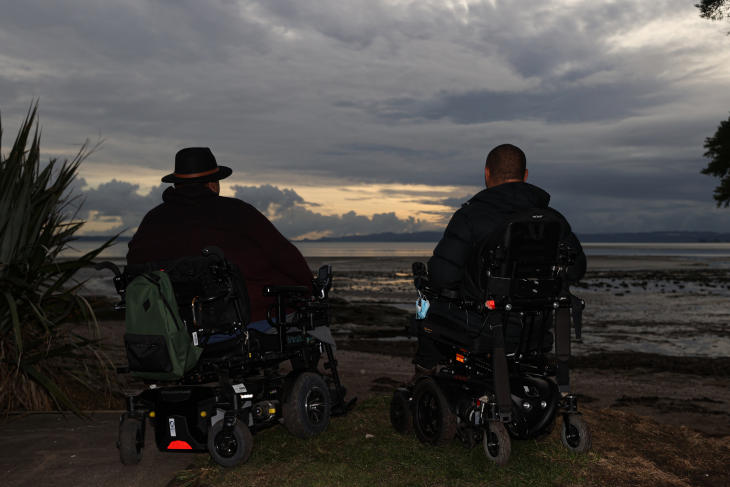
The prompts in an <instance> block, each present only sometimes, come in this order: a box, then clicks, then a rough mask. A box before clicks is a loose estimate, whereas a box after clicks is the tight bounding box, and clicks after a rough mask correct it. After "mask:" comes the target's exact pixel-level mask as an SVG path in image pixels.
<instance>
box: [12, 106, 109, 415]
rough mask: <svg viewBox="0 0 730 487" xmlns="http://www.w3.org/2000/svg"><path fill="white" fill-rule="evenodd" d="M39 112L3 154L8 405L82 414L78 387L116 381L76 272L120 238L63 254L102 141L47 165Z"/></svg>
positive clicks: (104, 388) (32, 112) (77, 224)
mask: <svg viewBox="0 0 730 487" xmlns="http://www.w3.org/2000/svg"><path fill="white" fill-rule="evenodd" d="M37 110H38V103H37V102H36V103H35V104H31V107H30V109H29V110H28V114H27V116H26V118H25V120H24V122H23V124H22V126H21V128H20V130H19V132H18V136H17V138H16V139H15V143H14V144H13V146H12V148H11V149H10V154H9V155H8V156H7V157H3V156H2V155H1V154H0V411H3V412H7V411H11V410H27V411H49V410H54V409H59V410H60V409H68V410H71V411H73V412H74V413H76V414H79V415H80V414H81V411H80V410H79V408H78V407H77V406H76V405H75V404H74V401H73V400H72V395H71V394H70V392H69V391H70V389H69V386H70V385H73V383H74V382H77V383H79V384H82V385H83V386H84V387H87V388H90V389H93V390H95V391H101V393H105V392H106V393H109V392H110V391H111V385H112V384H111V382H110V380H111V379H110V377H111V376H110V375H109V370H110V368H111V367H110V366H111V364H110V362H109V361H108V359H107V358H106V355H105V354H104V351H103V348H102V346H101V343H100V338H99V335H98V326H96V318H95V317H94V312H93V310H92V307H91V305H90V304H89V302H88V301H87V300H86V299H84V298H83V297H82V296H81V295H80V294H78V291H79V289H80V287H81V286H82V285H83V282H78V281H76V280H75V279H74V275H75V274H76V272H77V271H78V270H79V269H81V268H82V267H86V266H90V265H93V263H92V259H94V258H95V257H96V256H98V255H99V253H100V252H101V251H102V250H104V249H105V248H107V247H109V246H110V245H111V244H112V242H113V240H114V238H112V239H110V240H109V241H107V242H105V243H104V244H103V245H102V246H101V247H99V248H98V249H96V250H93V251H91V252H89V253H87V254H85V255H83V256H81V257H78V258H73V259H62V258H60V256H59V254H60V253H61V252H62V251H64V250H66V249H68V248H69V245H70V244H71V242H72V241H73V240H75V237H74V234H75V233H76V232H77V231H78V230H79V229H80V228H81V227H82V226H83V224H84V222H83V221H78V220H76V216H77V213H78V209H79V208H80V203H82V201H80V200H79V199H78V197H73V196H72V195H71V193H70V185H71V183H72V181H73V180H74V178H75V177H76V173H77V170H78V168H79V165H80V164H81V162H82V161H83V160H84V159H85V158H86V157H88V156H89V154H91V153H92V152H93V151H94V148H91V149H90V146H89V141H88V140H87V141H86V143H84V144H83V145H82V147H81V149H80V150H79V152H78V154H77V155H76V157H75V158H74V159H73V160H71V161H70V162H69V161H67V160H64V161H63V162H61V163H59V161H58V160H57V159H51V160H50V161H49V162H48V163H47V164H45V165H42V164H41V161H40V135H39V130H38V124H37V120H36V114H37ZM34 125H35V132H34V134H33V137H32V140H31V139H30V136H31V132H32V131H33V126H34ZM1 138H2V125H0V140H1ZM29 142H30V148H27V145H28V143H29ZM97 147H98V144H97ZM81 324H85V325H86V326H85V327H84V326H82V325H81ZM79 329H81V330H82V331H80V332H79ZM64 406H65V407H64Z"/></svg>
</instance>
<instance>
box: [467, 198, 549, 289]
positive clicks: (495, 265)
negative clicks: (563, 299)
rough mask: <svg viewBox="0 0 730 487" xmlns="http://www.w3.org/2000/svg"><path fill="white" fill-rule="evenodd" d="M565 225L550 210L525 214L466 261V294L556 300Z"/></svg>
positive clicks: (495, 233) (509, 221) (517, 215)
mask: <svg viewBox="0 0 730 487" xmlns="http://www.w3.org/2000/svg"><path fill="white" fill-rule="evenodd" d="M561 233H562V222H561V219H560V218H558V216H557V215H555V213H553V212H552V211H550V210H549V209H546V208H532V209H529V210H524V211H520V212H518V213H515V214H514V215H512V216H510V217H509V218H508V219H507V220H505V221H504V222H503V223H502V225H500V227H499V228H497V229H496V230H494V231H493V232H492V233H491V234H489V235H488V236H487V237H486V238H485V239H484V240H483V241H482V242H480V243H478V244H477V245H475V246H474V247H473V248H472V250H471V252H470V254H469V257H468V259H467V266H466V272H465V276H464V280H463V285H464V288H465V290H466V291H467V292H468V293H469V294H471V295H472V296H473V297H475V298H479V299H482V300H486V299H488V298H487V296H492V297H500V296H509V297H512V298H516V299H534V298H546V297H551V296H556V295H557V294H558V293H559V292H560V289H561V287H562V280H561V279H560V277H558V275H557V273H558V269H559V261H560V251H561V249H560V236H561Z"/></svg>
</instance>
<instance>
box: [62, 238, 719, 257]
mask: <svg viewBox="0 0 730 487" xmlns="http://www.w3.org/2000/svg"><path fill="white" fill-rule="evenodd" d="M100 244H101V243H100V242H75V244H74V248H75V249H76V251H72V250H69V251H66V252H64V254H63V255H64V256H65V257H72V256H74V255H79V254H81V253H84V252H88V251H90V250H92V249H94V248H97V247H99V245H100ZM294 244H295V245H296V246H297V247H298V248H299V250H300V251H301V252H302V254H303V255H304V256H305V257H420V256H430V255H431V253H432V252H433V249H434V247H435V246H436V244H435V243H434V242H295V243H294ZM583 248H584V249H585V252H586V254H587V255H626V256H628V255H636V256H642V255H647V256H649V255H664V256H677V257H723V258H730V243H687V244H657V243H651V244H639V243H631V244H621V243H589V244H584V246H583ZM126 255H127V242H120V243H119V244H117V245H114V246H113V247H111V248H110V249H107V250H106V251H105V252H104V253H103V254H102V255H101V257H105V258H124V257H125V256H126Z"/></svg>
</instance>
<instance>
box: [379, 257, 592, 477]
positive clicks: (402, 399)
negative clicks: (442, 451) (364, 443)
mask: <svg viewBox="0 0 730 487" xmlns="http://www.w3.org/2000/svg"><path fill="white" fill-rule="evenodd" d="M498 250H500V252H501V253H500V255H504V254H505V253H506V250H507V249H504V248H501V249H498ZM492 257H495V255H492ZM574 259H575V251H573V250H572V249H568V248H565V247H562V246H561V248H560V249H559V259H558V260H559V262H556V263H555V265H554V266H553V267H552V270H553V273H554V275H553V279H530V280H526V279H516V278H515V270H514V269H513V270H512V277H511V278H509V279H507V278H500V277H489V280H490V281H493V282H490V287H489V289H490V294H489V296H488V298H487V300H485V301H484V302H482V301H478V300H473V299H466V298H463V297H461V296H460V293H459V292H457V291H452V290H448V289H441V288H438V287H436V286H434V285H433V284H432V283H430V282H429V280H428V277H427V271H426V266H425V265H424V264H422V263H420V262H416V263H414V264H413V278H414V284H415V287H416V289H417V292H418V294H419V297H421V296H423V297H426V298H427V299H429V300H435V299H442V300H447V301H448V302H450V303H452V304H455V305H457V306H458V307H460V308H462V309H465V310H471V311H474V312H476V313H478V314H480V315H481V316H482V318H483V321H482V329H481V330H480V335H481V333H482V331H483V330H484V327H485V326H487V324H489V322H490V319H491V317H493V316H499V320H497V322H496V323H493V324H489V325H490V330H491V333H492V346H493V348H492V350H491V351H489V352H486V353H484V352H483V351H481V352H479V353H474V352H471V351H469V350H468V348H469V345H468V344H466V343H464V344H459V343H457V342H456V341H454V340H453V339H450V337H449V336H448V335H447V336H446V337H444V336H442V335H441V334H440V333H439V334H438V335H437V336H434V335H435V334H434V333H433V330H432V329H431V328H429V327H432V324H431V322H430V321H429V319H428V318H426V319H425V320H416V322H417V323H418V321H420V323H418V325H417V327H418V333H419V334H422V335H424V336H426V337H429V338H431V339H433V340H434V343H435V344H436V347H437V348H438V350H439V351H440V352H441V354H442V355H444V357H445V362H444V361H442V362H441V364H442V365H445V366H444V367H443V368H442V369H441V370H440V371H439V373H438V374H436V375H431V376H428V375H427V376H424V377H421V378H420V379H419V380H417V381H416V382H415V383H414V384H410V385H409V386H408V387H406V388H401V389H398V390H397V391H396V392H395V393H394V397H393V400H392V402H391V422H392V425H393V427H394V428H395V429H396V430H397V431H399V432H401V433H411V432H412V431H414V430H415V432H416V434H417V435H418V437H419V440H421V441H422V442H426V443H431V444H434V445H436V446H446V445H447V444H449V443H450V441H451V440H452V439H453V437H454V436H458V437H459V439H460V441H461V444H462V445H463V446H464V447H466V448H473V447H474V446H476V443H477V442H478V441H482V442H483V445H484V451H485V454H486V456H487V458H489V459H490V460H492V461H494V462H495V463H497V464H498V465H505V464H506V463H507V462H508V460H509V456H510V454H511V442H510V437H511V438H515V439H529V438H540V437H543V436H547V435H548V434H549V433H550V432H552V430H553V428H554V426H555V416H556V413H557V412H558V411H560V412H561V413H562V417H563V425H562V427H561V438H562V442H563V444H564V446H566V447H567V448H569V449H570V450H572V451H575V452H582V453H584V452H587V451H589V449H590V448H591V434H590V429H589V428H588V425H587V423H586V422H585V420H584V419H583V418H582V416H581V414H580V412H579V411H578V398H577V396H575V395H573V394H571V393H570V387H569V385H568V376H567V370H568V360H569V358H570V309H571V308H572V309H573V310H574V315H575V316H574V318H575V322H576V333H577V334H579V332H580V312H581V311H582V309H583V308H584V306H585V303H584V302H583V301H582V300H579V299H578V298H575V296H572V295H571V294H570V293H569V292H568V291H567V289H563V285H562V284H563V283H562V279H561V278H560V277H559V275H561V274H562V271H563V270H564V269H565V268H566V267H567V266H568V265H571V264H572V263H574ZM502 261H503V259H502ZM500 263H501V262H497V263H496V264H495V265H493V268H496V267H498V264H500ZM487 275H488V276H489V273H487ZM520 287H524V288H525V289H529V292H532V291H533V290H534V292H535V294H537V295H539V296H540V297H539V298H537V299H534V298H532V299H530V298H521V297H516V294H522V295H524V294H526V293H524V292H516V291H515V290H516V289H518V288H520ZM491 291H495V292H494V295H493V294H492V293H491ZM553 313H554V314H555V316H556V319H555V321H556V326H555V332H556V340H555V347H556V355H557V356H558V365H557V366H556V365H551V364H550V363H549V362H548V360H547V358H546V357H545V351H544V341H545V336H546V334H547V331H548V328H549V326H550V323H551V318H552V315H553ZM538 315H540V316H541V317H542V319H541V321H540V327H541V328H540V330H539V340H538V348H537V349H536V350H535V349H531V344H532V343H533V332H534V331H535V325H536V318H537V316H538ZM510 316H517V317H518V318H519V322H520V328H521V330H520V336H519V342H518V344H517V346H516V348H515V349H514V351H512V352H511V353H507V350H506V345H505V337H504V334H505V331H506V330H505V329H506V326H507V324H508V323H509V318H510ZM429 331H431V334H429ZM467 332H468V330H467ZM447 333H448V330H447ZM578 336H579V335H578ZM467 337H468V335H467ZM468 338H474V337H468ZM551 378H556V379H557V383H556V381H553V380H552V379H551Z"/></svg>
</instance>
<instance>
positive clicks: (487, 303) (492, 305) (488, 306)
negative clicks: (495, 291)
mask: <svg viewBox="0 0 730 487" xmlns="http://www.w3.org/2000/svg"><path fill="white" fill-rule="evenodd" d="M484 304H485V305H486V306H487V308H489V309H494V308H496V306H495V305H494V300H493V299H490V300H489V301H487V302H486V303H484Z"/></svg>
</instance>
